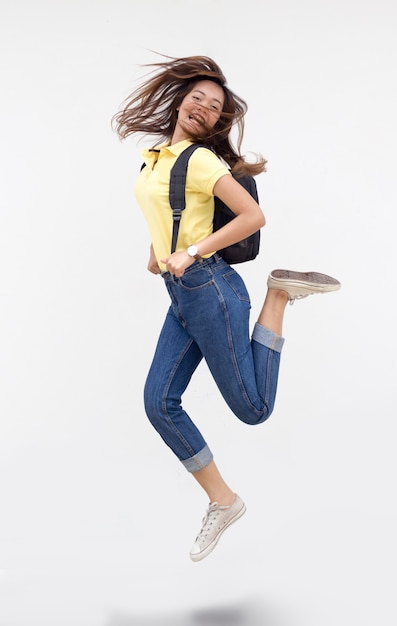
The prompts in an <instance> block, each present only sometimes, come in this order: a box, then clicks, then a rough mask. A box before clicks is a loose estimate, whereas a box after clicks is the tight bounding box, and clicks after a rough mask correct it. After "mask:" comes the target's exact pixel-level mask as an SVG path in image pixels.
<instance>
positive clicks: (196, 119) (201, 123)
mask: <svg viewBox="0 0 397 626" xmlns="http://www.w3.org/2000/svg"><path fill="white" fill-rule="evenodd" d="M189 120H190V121H191V122H195V123H196V124H198V125H199V126H205V121H204V118H203V117H201V115H197V114H193V115H189Z"/></svg>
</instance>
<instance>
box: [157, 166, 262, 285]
mask: <svg viewBox="0 0 397 626" xmlns="http://www.w3.org/2000/svg"><path fill="white" fill-rule="evenodd" d="M213 192H214V195H215V196H218V198H220V199H221V200H222V201H223V202H224V203H225V204H226V205H227V206H228V207H229V208H230V209H231V210H232V211H233V213H235V214H236V217H235V218H234V219H233V220H231V222H229V224H226V226H224V227H223V228H221V229H220V230H217V231H216V232H215V233H212V234H211V235H209V236H208V237H206V238H205V239H202V240H201V241H192V243H195V244H196V245H197V247H198V251H199V254H200V255H201V256H203V255H205V254H209V253H210V252H214V250H221V249H222V248H226V247H227V246H230V245H231V244H233V243H236V242H237V241H240V240H241V239H244V238H245V237H248V236H249V235H251V234H252V233H254V232H255V231H257V230H259V229H260V228H262V226H264V225H265V223H266V220H265V216H264V214H263V212H262V209H261V208H260V206H259V205H258V203H257V202H255V200H254V199H253V197H252V196H251V195H250V194H249V193H248V191H246V190H245V189H244V188H243V187H242V186H241V185H240V184H239V183H238V182H237V181H236V180H234V178H233V177H232V176H229V175H225V176H222V177H221V178H220V179H219V180H218V181H217V182H216V184H215V186H214V190H213ZM162 262H163V263H166V265H167V269H168V271H169V272H171V273H172V274H175V276H177V277H180V276H182V275H183V273H184V271H185V269H186V268H187V267H189V265H192V263H194V259H192V258H191V257H190V256H189V255H188V254H187V252H186V251H183V252H174V254H172V255H170V256H169V257H168V258H167V259H162Z"/></svg>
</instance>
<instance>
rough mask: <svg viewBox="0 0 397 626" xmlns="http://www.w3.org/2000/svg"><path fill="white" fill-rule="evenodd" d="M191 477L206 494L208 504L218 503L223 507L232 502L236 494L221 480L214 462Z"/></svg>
mask: <svg viewBox="0 0 397 626" xmlns="http://www.w3.org/2000/svg"><path fill="white" fill-rule="evenodd" d="M193 476H194V478H195V479H196V480H197V482H198V483H199V485H200V486H201V487H202V488H203V489H204V491H205V492H206V494H207V496H208V500H209V501H210V502H218V503H219V504H221V505H224V506H229V505H230V504H232V503H233V502H234V500H235V497H236V494H235V493H234V491H232V490H231V489H230V487H229V486H228V485H227V484H226V483H225V481H224V480H223V478H222V476H221V474H220V472H219V470H218V468H217V466H216V464H215V461H211V463H209V465H207V466H206V467H204V468H203V469H201V470H199V471H198V472H193Z"/></svg>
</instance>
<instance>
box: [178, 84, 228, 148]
mask: <svg viewBox="0 0 397 626" xmlns="http://www.w3.org/2000/svg"><path fill="white" fill-rule="evenodd" d="M223 102H224V95H223V89H222V87H221V86H220V85H217V83H214V82H213V81H211V80H201V81H200V82H198V83H196V84H195V86H194V87H193V89H192V90H191V91H190V92H189V93H188V94H187V95H186V96H185V97H184V99H183V100H182V102H181V105H180V107H179V110H178V120H177V124H176V128H175V134H176V135H177V141H181V140H182V139H188V138H190V137H196V136H200V137H202V136H205V134H206V132H207V131H208V130H210V129H211V128H213V127H214V126H215V124H216V123H217V121H218V120H219V118H220V115H221V113H222V107H223Z"/></svg>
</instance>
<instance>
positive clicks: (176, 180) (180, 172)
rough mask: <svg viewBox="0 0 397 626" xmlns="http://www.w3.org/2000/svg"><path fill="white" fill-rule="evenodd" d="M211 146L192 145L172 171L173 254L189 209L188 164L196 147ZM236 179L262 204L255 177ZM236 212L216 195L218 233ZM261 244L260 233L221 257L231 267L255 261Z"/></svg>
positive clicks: (225, 250)
mask: <svg viewBox="0 0 397 626" xmlns="http://www.w3.org/2000/svg"><path fill="white" fill-rule="evenodd" d="M199 147H204V148H205V147H207V146H204V145H203V144H197V143H196V144H192V145H190V146H188V147H187V148H186V149H185V150H184V151H183V152H182V153H181V154H180V155H179V157H178V158H177V160H176V161H175V164H174V166H173V168H172V169H171V178H170V193H169V199H170V205H171V208H172V214H173V220H174V222H173V230H172V244H171V253H172V252H175V249H176V242H177V239H178V231H179V222H180V220H181V217H182V211H183V209H184V208H185V206H186V200H185V184H186V171H187V165H188V161H189V159H190V157H191V155H192V153H193V152H194V150H196V148H199ZM236 180H237V181H238V182H239V183H240V185H242V186H243V187H244V188H245V189H246V190H247V191H248V192H249V193H250V194H251V196H252V197H253V198H254V199H255V200H256V202H258V191H257V187H256V182H255V180H254V178H253V177H252V176H241V177H239V178H236ZM235 217H236V216H235V214H234V213H233V211H231V210H230V209H229V207H228V206H226V204H224V203H223V202H222V200H220V199H219V198H217V197H216V196H215V211H214V222H213V229H214V231H216V230H219V229H220V228H222V226H224V225H225V224H227V223H228V222H230V221H231V220H232V219H233V218H235ZM259 245H260V230H258V231H256V232H255V233H253V234H252V235H250V236H249V237H247V238H246V239H242V240H241V241H238V242H237V243H234V244H232V245H231V246H227V248H223V250H218V251H217V252H218V254H219V255H220V256H221V257H222V258H223V259H224V260H225V261H226V262H227V263H229V264H230V265H233V264H236V263H244V262H245V261H252V260H253V259H255V258H256V257H257V255H258V253H259Z"/></svg>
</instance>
